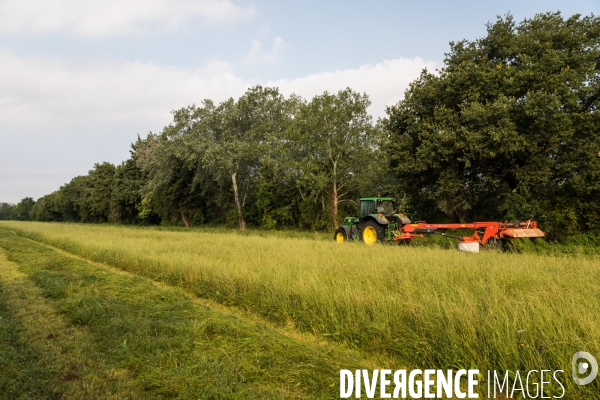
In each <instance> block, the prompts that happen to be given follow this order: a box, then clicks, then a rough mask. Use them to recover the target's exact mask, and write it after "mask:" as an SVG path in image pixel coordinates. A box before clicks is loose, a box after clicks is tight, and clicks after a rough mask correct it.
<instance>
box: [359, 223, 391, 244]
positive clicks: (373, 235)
mask: <svg viewBox="0 0 600 400" xmlns="http://www.w3.org/2000/svg"><path fill="white" fill-rule="evenodd" d="M360 237H361V238H362V241H363V242H365V244H368V245H372V244H375V243H377V242H383V241H384V240H385V228H384V227H383V226H382V225H379V224H378V223H377V222H375V221H373V220H371V221H367V222H365V224H364V225H363V226H362V228H361V230H360Z"/></svg>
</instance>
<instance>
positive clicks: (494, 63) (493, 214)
mask: <svg viewBox="0 0 600 400" xmlns="http://www.w3.org/2000/svg"><path fill="white" fill-rule="evenodd" d="M599 99H600V19H599V18H598V17H594V16H587V17H581V16H580V15H574V16H573V17H571V18H567V19H564V18H563V17H562V16H561V14H560V13H548V14H540V15H536V16H535V17H534V18H532V19H525V20H524V21H522V22H521V23H518V24H517V23H515V21H514V20H513V18H512V17H511V16H510V15H507V16H506V17H504V18H501V17H499V18H498V20H497V21H496V22H495V23H493V24H488V26H487V35H486V36H485V37H483V38H481V39H478V40H475V41H473V42H469V41H466V40H465V41H461V42H458V43H451V50H450V52H449V53H448V54H447V55H446V59H445V65H444V67H443V68H442V69H441V70H440V71H439V73H438V74H432V73H428V72H427V71H424V72H423V73H422V74H421V76H420V77H419V79H417V80H416V81H415V82H413V83H412V84H411V85H410V88H409V89H408V90H407V92H406V94H405V98H404V100H402V101H400V102H399V103H398V104H396V105H395V106H393V107H390V108H389V109H388V111H387V112H388V118H387V120H386V121H385V124H386V127H387V129H388V133H389V137H388V148H389V149H390V151H389V153H388V154H389V163H390V165H391V167H392V168H393V169H394V171H395V172H396V176H397V179H398V182H399V186H401V188H402V191H403V192H404V193H405V194H406V195H407V196H408V197H409V198H410V200H411V206H412V207H414V208H415V209H417V210H418V212H419V213H420V214H421V215H423V216H428V217H432V216H436V213H437V212H439V211H442V212H443V213H445V214H446V215H447V216H448V217H450V218H452V219H455V220H460V221H464V220H467V219H492V218H498V219H499V218H504V217H510V218H519V219H521V218H523V219H528V218H532V217H536V218H539V219H540V220H541V221H542V222H544V223H545V224H546V228H547V229H549V230H550V231H553V232H555V233H556V232H557V231H558V229H559V228H560V226H561V224H562V225H563V227H569V229H571V230H573V229H598V228H600V203H599V202H598V201H597V199H598V198H600V157H599V154H600V114H599V113H598V106H599ZM573 215H575V220H576V223H575V224H572V223H571V222H569V223H565V221H566V220H567V219H568V220H570V221H572V218H571V217H570V216H573ZM566 216H569V218H567V217H566ZM564 233H565V232H564Z"/></svg>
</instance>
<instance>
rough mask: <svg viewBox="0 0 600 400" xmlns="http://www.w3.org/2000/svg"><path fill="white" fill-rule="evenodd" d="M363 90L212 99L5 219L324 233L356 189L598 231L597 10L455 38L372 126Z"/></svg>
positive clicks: (449, 216)
mask: <svg viewBox="0 0 600 400" xmlns="http://www.w3.org/2000/svg"><path fill="white" fill-rule="evenodd" d="M369 105H370V102H369V99H368V97H367V95H364V94H362V95H361V94H359V93H356V92H353V91H352V90H351V89H346V90H343V91H340V92H338V93H335V94H330V93H327V92H326V93H324V94H322V95H320V96H316V97H314V98H313V99H312V100H310V101H308V100H305V99H302V98H300V97H298V96H295V95H292V96H290V97H287V98H286V97H284V96H283V95H281V94H280V93H279V91H278V89H276V88H263V87H260V86H256V87H253V88H251V89H249V90H248V91H247V92H246V93H245V94H244V95H243V96H242V97H240V98H239V99H237V100H234V99H229V100H227V101H224V102H222V103H220V104H215V103H213V102H212V101H210V100H205V101H204V102H202V104H201V105H200V106H195V105H193V106H190V107H187V108H183V109H180V110H177V111H174V112H173V116H174V118H173V122H172V123H171V124H170V125H169V126H167V127H165V128H164V129H163V130H162V132H160V133H157V134H154V133H151V134H149V135H148V136H147V137H146V138H138V140H137V141H136V142H135V143H133V144H132V148H131V157H130V158H129V159H128V160H127V161H125V162H123V163H122V164H121V165H117V166H115V165H112V164H110V163H101V164H96V165H95V166H94V169H92V170H91V171H90V172H89V174H88V175H85V176H78V177H75V178H73V180H72V181H71V182H69V183H67V184H66V185H64V186H62V187H61V188H60V189H59V190H57V191H56V192H53V193H51V194H49V195H46V196H44V197H42V198H40V199H38V200H37V201H34V200H33V199H31V198H25V199H23V200H22V201H21V202H20V203H19V204H17V205H9V204H6V203H3V204H1V205H0V219H21V220H38V221H78V222H120V223H127V224H159V223H162V224H181V225H185V226H193V225H202V224H230V225H237V226H239V227H240V228H244V227H245V226H246V225H252V226H262V227H264V228H268V229H278V228H285V227H293V228H301V229H313V230H321V229H330V228H331V227H333V226H335V225H336V224H337V223H338V222H339V221H340V219H341V217H343V216H344V215H346V214H354V213H355V212H356V207H357V199H358V198H359V197H360V196H367V195H369V196H372V195H374V194H377V193H380V194H382V195H392V196H395V197H396V198H397V199H398V201H399V204H400V207H401V208H402V210H403V211H404V212H406V213H407V214H408V215H409V216H412V217H414V218H419V219H427V220H431V221H450V220H454V221H469V220H505V219H508V220H517V219H537V220H538V221H539V223H540V224H541V227H542V229H544V230H546V231H547V232H548V233H549V236H550V238H559V237H564V236H566V235H570V234H573V233H576V232H589V231H600V113H599V105H600V19H599V18H598V17H594V16H586V17H582V16H579V15H575V16H573V17H570V18H567V19H565V18H563V17H562V16H561V14H560V13H548V14H539V15H536V16H535V17H534V18H532V19H527V20H524V21H523V22H521V23H515V22H514V20H513V18H512V17H511V16H510V15H508V16H506V17H503V18H498V20H497V21H496V22H495V23H493V24H489V25H488V32H487V36H485V37H484V38H481V39H477V40H475V41H472V42H469V41H461V42H458V43H451V51H450V52H449V53H448V54H447V55H446V59H445V65H444V67H443V68H442V69H441V70H439V71H438V72H437V73H435V74H432V73H429V72H427V71H423V73H422V74H421V76H420V77H419V78H418V79H417V80H416V81H414V82H413V83H412V84H411V85H410V88H409V89H408V90H407V91H406V93H405V96H404V100H402V101H400V102H398V103H397V104H396V105H394V106H391V107H388V109H387V117H386V118H384V119H382V120H380V121H376V122H375V121H373V120H372V118H371V116H370V115H369V114H368V112H367V108H368V106H369Z"/></svg>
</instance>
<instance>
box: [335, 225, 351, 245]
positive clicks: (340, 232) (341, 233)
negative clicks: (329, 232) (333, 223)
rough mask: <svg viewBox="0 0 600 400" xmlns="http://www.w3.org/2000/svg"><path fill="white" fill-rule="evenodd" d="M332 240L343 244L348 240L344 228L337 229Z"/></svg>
mask: <svg viewBox="0 0 600 400" xmlns="http://www.w3.org/2000/svg"><path fill="white" fill-rule="evenodd" d="M333 240H335V241H336V242H338V243H344V242H345V241H347V240H348V233H347V232H346V230H345V229H344V228H342V227H339V228H337V230H336V231H335V233H334V234H333Z"/></svg>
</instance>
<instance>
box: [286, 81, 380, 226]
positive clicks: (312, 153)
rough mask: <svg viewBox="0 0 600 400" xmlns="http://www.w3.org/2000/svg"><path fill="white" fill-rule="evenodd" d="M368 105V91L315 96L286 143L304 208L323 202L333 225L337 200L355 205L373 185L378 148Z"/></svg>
mask: <svg viewBox="0 0 600 400" xmlns="http://www.w3.org/2000/svg"><path fill="white" fill-rule="evenodd" d="M370 104H371V102H370V101H369V98H368V96H367V95H366V94H362V95H361V94H359V93H356V92H353V91H352V90H351V89H349V88H348V89H345V90H341V91H339V92H338V93H336V94H329V93H328V92H325V93H323V94H322V95H320V96H315V97H314V98H313V99H312V100H311V101H310V102H308V103H304V104H302V105H301V107H300V109H299V112H298V113H297V115H296V117H295V124H294V129H293V130H292V131H291V134H290V139H291V140H290V145H291V149H292V152H293V153H294V154H293V159H294V160H295V169H296V171H297V173H298V183H299V191H300V194H301V197H302V198H303V200H304V206H303V208H304V210H305V211H309V212H310V211H312V212H314V210H315V209H316V208H317V207H318V203H319V201H321V202H322V203H321V206H322V207H323V208H325V209H327V210H328V211H329V213H330V217H329V218H328V221H329V223H328V225H329V226H334V227H337V225H338V222H339V221H338V219H339V210H340V205H341V204H343V203H345V202H350V201H351V202H352V204H355V203H354V202H355V200H356V199H355V197H357V196H358V195H359V194H360V193H361V192H362V191H365V189H367V188H370V187H372V183H373V181H374V178H375V177H374V176H373V173H372V169H373V167H374V166H375V165H376V163H378V162H379V149H378V147H377V134H376V128H375V127H374V126H373V124H372V118H371V116H370V114H369V113H368V111H367V108H368V107H369V105H370ZM350 195H352V196H353V197H351V196H350ZM311 203H312V204H311Z"/></svg>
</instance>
